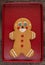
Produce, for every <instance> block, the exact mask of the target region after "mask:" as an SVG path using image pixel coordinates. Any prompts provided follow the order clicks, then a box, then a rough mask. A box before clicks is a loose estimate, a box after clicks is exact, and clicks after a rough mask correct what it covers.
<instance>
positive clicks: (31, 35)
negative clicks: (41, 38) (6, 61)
mask: <svg viewBox="0 0 45 65" xmlns="http://www.w3.org/2000/svg"><path fill="white" fill-rule="evenodd" d="M31 28H32V24H31V22H30V20H28V19H27V18H19V19H17V20H16V22H15V23H14V31H12V32H10V33H9V38H10V39H11V40H14V44H13V48H12V49H11V50H10V56H12V57H13V58H15V57H18V56H19V55H20V54H21V53H22V54H24V55H25V56H26V57H32V56H33V55H34V50H33V49H32V47H31V41H30V40H32V39H35V38H36V33H35V32H34V31H31Z"/></svg>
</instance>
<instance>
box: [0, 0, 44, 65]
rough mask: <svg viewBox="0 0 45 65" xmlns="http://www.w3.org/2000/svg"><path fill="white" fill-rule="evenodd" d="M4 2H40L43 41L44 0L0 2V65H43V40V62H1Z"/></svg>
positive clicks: (7, 0)
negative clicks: (41, 6) (41, 7)
mask: <svg viewBox="0 0 45 65" xmlns="http://www.w3.org/2000/svg"><path fill="white" fill-rule="evenodd" d="M5 2H40V3H42V5H43V25H44V26H43V29H44V33H43V35H44V39H45V0H0V65H45V40H44V45H43V46H44V50H43V51H44V57H43V61H42V62H39V63H27V62H26V63H19V62H17V63H15V62H3V60H2V5H3V3H5Z"/></svg>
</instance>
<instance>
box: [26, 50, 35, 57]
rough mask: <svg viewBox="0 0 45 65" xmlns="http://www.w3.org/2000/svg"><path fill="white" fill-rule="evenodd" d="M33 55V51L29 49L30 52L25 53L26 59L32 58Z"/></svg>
mask: <svg viewBox="0 0 45 65" xmlns="http://www.w3.org/2000/svg"><path fill="white" fill-rule="evenodd" d="M33 55H34V50H33V49H30V51H29V52H28V53H27V55H26V56H27V57H32V56H33Z"/></svg>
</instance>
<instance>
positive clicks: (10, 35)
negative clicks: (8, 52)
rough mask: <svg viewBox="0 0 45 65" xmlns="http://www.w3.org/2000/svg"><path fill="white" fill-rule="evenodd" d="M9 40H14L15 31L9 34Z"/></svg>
mask: <svg viewBox="0 0 45 65" xmlns="http://www.w3.org/2000/svg"><path fill="white" fill-rule="evenodd" d="M9 38H10V39H11V40H14V31H13V32H11V33H9Z"/></svg>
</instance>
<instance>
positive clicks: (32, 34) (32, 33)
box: [31, 31, 36, 39]
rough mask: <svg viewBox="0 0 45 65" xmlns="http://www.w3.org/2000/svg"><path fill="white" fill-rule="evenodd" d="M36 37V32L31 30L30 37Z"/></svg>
mask: <svg viewBox="0 0 45 65" xmlns="http://www.w3.org/2000/svg"><path fill="white" fill-rule="evenodd" d="M35 38H36V33H35V32H33V31H31V39H35Z"/></svg>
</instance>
